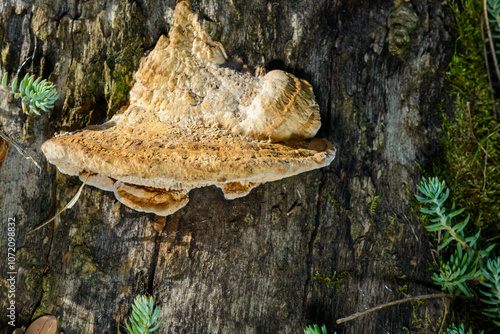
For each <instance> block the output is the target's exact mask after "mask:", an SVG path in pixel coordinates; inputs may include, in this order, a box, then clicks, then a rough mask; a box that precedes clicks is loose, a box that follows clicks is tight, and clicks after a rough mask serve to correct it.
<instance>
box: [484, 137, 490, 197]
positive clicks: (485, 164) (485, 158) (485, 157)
mask: <svg viewBox="0 0 500 334" xmlns="http://www.w3.org/2000/svg"><path fill="white" fill-rule="evenodd" d="M489 143H490V142H489V141H487V142H486V154H485V155H484V168H483V192H484V190H485V189H486V166H488V146H489Z"/></svg>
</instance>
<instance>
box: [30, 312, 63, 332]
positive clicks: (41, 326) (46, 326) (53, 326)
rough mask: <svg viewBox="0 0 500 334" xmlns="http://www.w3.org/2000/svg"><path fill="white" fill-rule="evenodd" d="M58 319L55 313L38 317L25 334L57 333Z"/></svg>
mask: <svg viewBox="0 0 500 334" xmlns="http://www.w3.org/2000/svg"><path fill="white" fill-rule="evenodd" d="M56 332H57V319H56V317H55V316H53V315H44V316H43V317H40V318H38V319H36V320H35V321H34V322H33V323H32V324H31V325H30V326H29V327H28V329H27V330H26V333H25V334H56Z"/></svg>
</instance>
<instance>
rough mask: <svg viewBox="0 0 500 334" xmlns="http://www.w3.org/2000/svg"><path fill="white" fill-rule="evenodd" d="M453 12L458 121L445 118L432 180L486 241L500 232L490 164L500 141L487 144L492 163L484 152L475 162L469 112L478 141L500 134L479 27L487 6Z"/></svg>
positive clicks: (498, 191) (497, 186)
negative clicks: (436, 179) (446, 188)
mask: <svg viewBox="0 0 500 334" xmlns="http://www.w3.org/2000/svg"><path fill="white" fill-rule="evenodd" d="M451 8H452V10H453V12H454V14H455V18H456V29H457V32H458V35H459V37H458V40H457V46H456V52H455V55H454V57H453V59H452V61H451V63H450V66H449V69H448V72H447V74H446V77H447V79H448V80H449V82H450V84H451V91H450V95H451V96H452V97H453V98H454V99H455V105H454V115H453V116H448V117H445V121H444V125H443V133H444V134H443V137H442V145H443V153H444V154H443V157H442V160H441V161H440V162H439V163H438V164H436V165H435V169H434V175H437V176H439V177H440V178H442V179H444V180H446V183H447V185H448V186H449V188H450V191H451V193H452V194H453V196H454V198H453V200H454V201H455V202H456V203H457V206H458V207H464V208H465V212H466V213H468V214H470V215H471V220H472V222H473V223H474V224H475V229H476V230H477V229H479V228H480V229H482V236H483V237H486V238H489V237H491V236H494V235H498V233H499V229H500V182H498V180H500V170H499V168H498V167H496V166H495V165H494V164H493V163H492V162H491V159H492V158H493V159H495V160H496V161H500V136H499V135H493V136H491V137H490V138H489V140H488V141H487V142H484V143H483V146H484V147H485V148H486V147H487V148H488V154H489V155H490V157H489V158H487V159H486V155H485V154H484V153H483V152H481V151H479V154H478V155H477V156H475V153H476V151H477V150H478V145H477V143H476V142H475V140H474V139H473V137H472V135H471V130H470V124H469V114H468V110H467V102H469V103H470V110H471V115H472V127H473V131H474V134H475V136H476V138H477V139H478V140H479V141H481V140H483V139H485V138H486V137H488V135H489V134H491V133H492V132H494V131H496V130H497V129H498V128H499V123H498V121H497V120H495V118H494V115H493V107H492V106H493V103H494V101H493V100H492V98H491V96H492V92H491V91H490V87H489V84H488V77H487V70H486V64H485V60H484V54H483V42H482V38H481V26H480V17H481V15H482V11H483V2H482V1H481V0H464V1H463V2H461V6H460V7H459V6H458V3H457V2H454V3H452V4H451ZM495 103H496V102H495ZM497 108H498V109H500V108H499V107H498V106H497ZM469 225H470V226H471V227H474V226H473V224H469Z"/></svg>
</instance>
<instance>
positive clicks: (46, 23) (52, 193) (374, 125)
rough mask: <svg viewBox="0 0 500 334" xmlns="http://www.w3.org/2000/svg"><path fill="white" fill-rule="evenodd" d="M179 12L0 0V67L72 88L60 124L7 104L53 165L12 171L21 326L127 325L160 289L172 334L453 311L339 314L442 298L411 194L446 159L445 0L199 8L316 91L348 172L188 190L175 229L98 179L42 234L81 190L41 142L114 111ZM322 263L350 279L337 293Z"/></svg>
mask: <svg viewBox="0 0 500 334" xmlns="http://www.w3.org/2000/svg"><path fill="white" fill-rule="evenodd" d="M174 6H175V1H174V0H171V1H162V0H137V1H133V0H95V1H80V0H37V1H34V0H25V1H22V0H2V1H1V3H0V42H1V50H0V51H1V57H0V65H1V66H0V69H1V71H2V73H3V72H4V71H5V70H8V71H9V72H10V73H15V72H16V70H17V68H18V67H19V65H20V64H21V63H22V62H23V61H24V60H25V59H28V58H29V57H31V56H33V58H31V59H30V60H28V61H27V63H26V65H25V66H24V67H23V69H22V73H24V72H26V71H28V72H33V73H36V74H37V75H42V76H44V77H46V78H47V77H48V78H50V79H51V80H52V81H54V82H55V83H56V85H57V87H58V90H59V92H60V95H61V97H60V99H59V101H58V103H57V105H56V107H55V109H54V110H53V111H52V112H51V113H50V114H49V115H46V114H44V115H42V116H34V115H30V116H29V117H26V116H25V115H23V114H22V112H21V110H20V104H19V103H18V102H14V101H11V100H7V99H6V96H5V95H1V98H0V124H1V125H2V127H3V129H4V130H5V131H6V132H8V133H10V134H11V136H12V137H14V138H17V140H18V141H19V142H20V143H22V145H23V146H24V147H26V149H27V152H28V153H30V154H31V155H32V156H33V158H35V159H36V160H37V161H38V162H39V164H40V165H41V166H42V170H41V171H39V170H38V169H37V168H36V167H35V165H34V164H33V163H31V162H30V161H29V160H26V159H24V158H23V157H22V156H21V155H19V154H18V153H17V152H16V150H15V149H13V148H12V147H11V149H10V152H9V154H8V156H7V158H6V159H5V160H4V161H3V162H2V163H1V164H0V222H1V223H2V226H4V224H6V222H7V221H8V219H9V218H15V220H16V222H17V235H16V241H17V252H16V265H17V268H18V275H17V281H16V283H17V284H16V288H17V290H16V298H15V300H16V306H17V318H16V323H17V324H18V325H19V326H20V325H24V326H27V325H28V324H29V323H30V319H31V318H32V317H33V316H37V315H42V314H53V315H55V316H57V318H58V323H59V326H60V329H61V330H62V331H64V333H66V334H76V333H116V332H117V329H118V324H124V322H125V319H126V317H127V316H128V314H129V312H130V304H131V302H132V300H133V298H134V297H135V295H136V294H138V293H150V294H152V295H153V296H154V297H155V300H156V303H157V304H158V305H159V306H160V307H161V309H162V313H161V314H162V315H161V316H162V319H163V323H164V324H163V325H162V329H161V331H160V332H161V333H303V329H304V327H305V325H307V324H311V323H319V324H322V323H326V324H327V327H328V332H329V333H333V332H334V331H337V333H339V334H340V333H405V332H406V329H412V330H417V329H419V328H420V329H423V331H424V332H430V331H431V328H432V326H431V325H430V324H434V326H435V324H437V323H438V321H439V319H440V317H441V315H442V312H443V307H442V305H441V302H440V301H439V300H438V301H427V302H426V303H425V304H424V305H423V306H420V307H419V308H413V306H412V305H407V304H405V305H400V306H396V307H393V308H388V309H384V310H382V311H379V312H377V313H372V314H370V315H368V316H365V317H363V318H358V319H356V320H355V321H352V322H349V323H346V324H343V325H336V324H335V320H336V319H337V318H341V317H345V316H348V315H349V314H351V313H354V312H357V311H361V310H364V309H365V308H367V307H372V306H375V305H377V304H380V303H384V302H387V301H391V300H395V299H398V298H401V297H404V296H408V295H417V294H423V293H432V292H433V291H437V289H436V288H435V287H433V285H432V282H431V280H430V278H429V273H426V272H424V270H425V269H426V268H427V261H428V260H430V259H431V254H430V249H429V246H428V239H427V235H426V233H425V231H424V229H423V228H422V226H420V224H419V221H418V219H417V218H416V217H415V216H414V215H413V214H412V213H411V205H410V201H411V197H410V196H409V195H408V193H407V190H409V191H411V192H413V191H415V184H416V183H417V182H418V181H419V177H420V176H419V169H418V166H417V164H416V163H419V164H421V165H425V163H426V161H427V160H426V159H427V158H428V157H429V156H432V155H434V154H436V149H435V147H436V144H437V140H438V136H439V131H440V128H439V117H438V110H437V107H436V104H437V103H438V102H439V101H440V100H441V98H442V95H441V94H442V91H443V85H444V73H445V70H446V66H447V64H448V62H449V60H450V57H451V55H452V52H453V38H452V37H453V36H452V35H453V32H452V29H453V25H452V21H451V18H450V13H449V12H448V11H447V10H446V7H445V5H443V4H441V1H428V0H412V1H411V4H410V2H405V1H402V0H401V1H400V0H396V1H394V2H391V1H368V0H366V1H364V0H355V1H354V0H353V1H351V0H338V1H336V0H304V1H297V0H293V1H284V0H281V1H263V0H245V1H244V0H222V1H215V0H201V1H193V10H194V11H195V12H196V13H198V14H199V15H200V17H202V18H203V19H204V20H205V23H204V24H205V26H206V28H207V29H209V30H210V33H211V35H212V36H213V38H214V39H218V40H220V41H221V42H222V44H223V45H224V47H225V49H226V51H227V52H228V54H230V55H238V56H240V57H241V58H242V59H243V60H244V61H245V62H246V63H248V64H249V65H250V66H257V65H260V64H263V65H265V66H266V68H267V69H276V68H279V69H284V70H287V71H290V72H292V73H293V74H295V75H296V76H298V77H300V78H304V79H306V80H308V81H309V82H310V83H311V84H312V85H313V87H314V91H315V94H316V98H317V101H318V103H319V105H320V110H321V115H322V121H323V126H322V129H321V130H320V133H319V136H321V137H326V138H328V139H329V140H330V141H332V142H334V143H335V145H336V146H337V148H338V156H337V158H336V159H335V161H334V162H333V163H332V165H331V166H329V167H328V168H324V169H322V170H320V171H313V172H309V173H306V174H302V175H299V176H296V177H292V178H288V179H285V180H281V181H277V182H273V183H269V184H264V185H262V186H260V187H258V188H256V189H254V190H253V191H252V192H251V193H250V195H249V196H247V197H244V198H241V199H237V200H233V201H226V200H224V198H223V196H222V192H221V191H220V190H218V189H216V188H215V187H210V188H203V189H197V190H193V191H192V192H191V194H190V198H191V200H190V202H189V204H188V205H187V206H186V207H185V208H184V209H182V210H180V211H179V212H177V213H175V214H174V215H172V216H170V217H167V218H166V219H165V218H162V217H155V216H154V215H151V214H142V213H138V212H134V211H132V210H130V209H128V208H126V207H123V206H122V205H120V204H119V203H118V202H117V201H116V200H115V198H114V196H113V195H112V194H109V193H105V192H103V191H100V190H97V189H95V188H92V187H86V188H85V189H84V191H83V193H82V196H81V198H80V200H79V201H78V203H77V204H76V205H75V206H74V207H73V208H72V209H71V210H68V211H66V212H64V213H63V214H62V215H61V216H60V217H59V218H57V219H56V220H55V222H53V223H51V224H49V225H47V226H46V227H44V228H42V229H40V230H39V231H36V232H35V233H32V234H28V232H29V231H30V230H32V229H33V228H35V227H36V226H37V225H38V224H39V223H41V222H42V221H44V220H45V219H47V218H49V217H51V216H52V215H53V214H54V213H55V212H56V211H57V210H59V209H60V208H62V207H63V206H64V205H65V204H66V203H67V202H68V201H69V199H70V198H71V197H72V196H73V195H74V194H75V193H76V191H77V189H78V187H79V186H80V184H81V182H80V181H79V180H77V179H76V178H70V177H66V176H64V175H61V174H60V173H57V172H56V169H55V168H54V166H51V165H49V164H48V163H47V162H46V160H45V158H44V156H43V154H42V153H41V149H40V146H41V144H42V143H43V142H44V141H45V140H46V139H48V138H49V137H51V136H52V135H53V134H54V132H56V131H60V130H73V129H78V128H82V127H84V126H86V125H89V124H95V123H100V122H102V121H104V120H105V119H106V117H109V116H110V115H111V114H113V113H114V112H115V111H116V110H117V109H118V108H119V106H120V104H121V103H123V102H124V98H125V97H126V91H127V85H128V84H129V83H130V79H131V75H132V73H133V72H134V71H135V69H136V68H137V65H138V60H139V59H140V57H141V56H142V55H143V53H144V52H147V51H148V50H150V49H151V48H152V47H153V46H154V44H155V42H156V41H157V39H158V38H159V36H160V35H161V34H166V33H167V32H168V30H169V27H170V25H171V23H172V21H173V16H172V15H173V8H174ZM375 196H379V197H378V199H377V201H376V202H377V203H378V205H377V206H376V208H374V209H371V204H372V203H373V200H374V198H375ZM329 197H331V199H332V200H333V201H331V200H330V198H329ZM6 235H7V230H6V228H3V227H2V228H1V229H0V240H1V244H2V246H1V247H0V259H2V260H1V262H0V263H1V265H0V268H1V272H0V278H2V280H1V282H2V284H1V285H0V309H1V311H0V315H1V317H0V333H9V334H10V333H11V332H12V331H13V328H12V327H9V326H8V325H7V323H6V322H7V318H6V316H4V312H5V310H6V306H7V302H8V299H7V285H6V283H5V282H6V281H5V279H4V278H5V276H6V272H7V269H6V268H5V267H4V263H5V262H6V260H4V259H6V257H7V255H6V252H7V249H6V246H4V245H5V244H6V240H7V236H6ZM316 271H317V272H318V273H319V274H320V275H321V276H322V277H332V276H333V275H334V273H335V272H336V273H337V278H339V277H340V279H339V280H333V281H334V282H335V284H327V283H325V282H324V281H322V280H318V279H315V278H314V275H315V273H316ZM426 314H427V315H426ZM426 317H428V318H426ZM419 326H420V327H419ZM429 326H431V327H429ZM121 330H122V332H123V331H124V329H123V328H122V329H121Z"/></svg>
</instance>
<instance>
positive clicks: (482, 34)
mask: <svg viewBox="0 0 500 334" xmlns="http://www.w3.org/2000/svg"><path fill="white" fill-rule="evenodd" d="M483 19H484V18H483V17H482V16H481V40H482V41H483V54H484V64H485V65H486V74H487V75H488V85H489V86H490V99H491V100H492V101H493V103H492V104H491V107H492V109H493V116H494V118H495V119H497V108H496V102H495V94H494V91H495V90H494V89H493V82H492V80H491V73H490V64H489V62H488V50H487V48H486V43H485V40H484V28H483V23H484V22H483V21H484V20H483ZM485 19H486V24H488V18H487V17H486V18H485Z"/></svg>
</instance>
